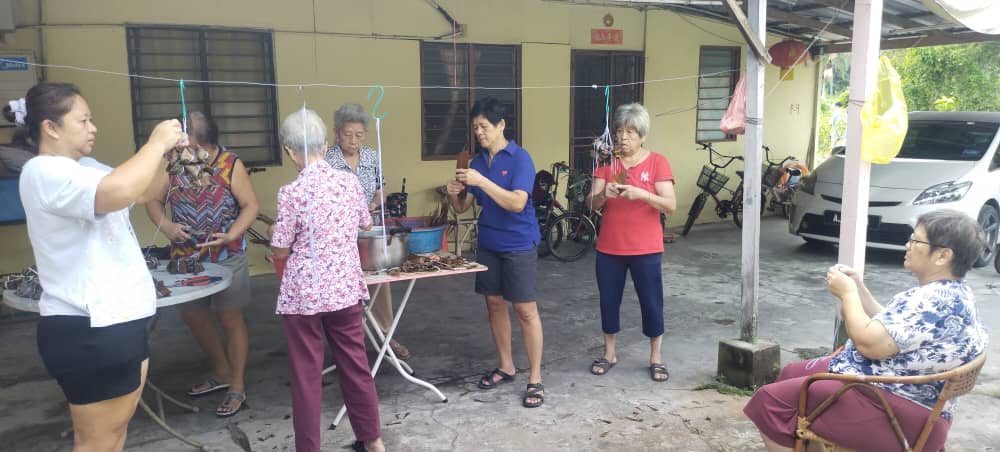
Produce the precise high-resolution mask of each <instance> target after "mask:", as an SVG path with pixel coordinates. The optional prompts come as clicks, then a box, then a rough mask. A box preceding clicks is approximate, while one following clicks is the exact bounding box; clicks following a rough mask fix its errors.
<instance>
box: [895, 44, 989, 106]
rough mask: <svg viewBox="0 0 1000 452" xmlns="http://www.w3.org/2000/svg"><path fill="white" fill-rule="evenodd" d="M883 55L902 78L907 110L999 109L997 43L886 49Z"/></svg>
mask: <svg viewBox="0 0 1000 452" xmlns="http://www.w3.org/2000/svg"><path fill="white" fill-rule="evenodd" d="M886 55H887V56H889V58H890V59H891V60H892V64H893V66H895V67H896V71H898V72H899V76H900V78H901V79H902V81H903V94H904V96H906V104H907V107H908V109H909V110H910V111H923V110H939V109H944V110H940V111H953V110H962V111H1000V43H997V42H990V43H973V44H961V45H950V46H936V47H920V48H915V49H904V50H890V51H887V52H886ZM948 98H950V99H951V100H949V99H948Z"/></svg>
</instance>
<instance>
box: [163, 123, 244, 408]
mask: <svg viewBox="0 0 1000 452" xmlns="http://www.w3.org/2000/svg"><path fill="white" fill-rule="evenodd" d="M188 132H189V134H190V136H191V145H192V147H195V146H201V148H202V149H204V150H206V151H208V153H209V162H211V167H212V169H213V171H214V174H213V175H212V176H211V183H210V184H209V185H208V186H207V187H200V186H193V185H192V184H191V181H190V180H189V179H188V175H187V174H186V173H183V172H182V173H181V174H179V175H176V176H171V177H170V181H169V183H168V184H164V185H163V186H161V187H160V199H162V200H163V201H162V202H161V203H148V204H146V212H147V213H149V218H150V219H151V220H152V221H153V223H155V224H156V225H157V226H158V227H159V229H160V230H161V231H163V233H164V235H166V236H167V238H168V239H170V256H171V257H172V258H175V257H188V256H198V257H199V259H201V260H207V261H211V262H215V263H218V264H221V265H223V266H225V267H227V268H229V269H230V270H232V272H233V280H232V285H230V286H229V288H227V289H226V290H224V291H222V292H219V293H217V294H215V295H212V296H211V297H209V298H206V299H202V300H198V301H194V302H190V303H184V304H182V305H181V316H182V317H183V318H184V322H185V323H187V325H188V327H189V328H191V333H192V334H193V335H194V337H195V340H197V341H198V345H200V346H201V349H202V350H203V351H204V352H205V353H206V354H207V355H208V358H209V360H210V361H211V364H212V374H211V376H210V377H208V378H207V379H206V380H205V381H203V382H201V383H198V384H196V385H194V386H192V387H191V389H190V390H189V391H188V395H191V396H201V395H205V394H209V393H212V392H216V391H221V390H226V396H225V397H224V398H223V400H222V403H221V404H220V405H219V407H218V409H216V412H215V413H216V415H218V416H232V415H233V414H236V412H237V411H239V410H240V408H242V406H243V402H244V401H245V400H246V385H245V379H244V371H245V369H246V362H247V352H248V341H249V340H248V335H247V327H246V321H245V319H244V316H243V308H244V307H245V306H246V305H247V304H248V303H249V302H250V274H249V268H248V264H247V259H246V255H245V254H244V251H245V248H246V241H245V240H244V237H243V235H244V234H245V233H246V230H247V229H248V228H249V227H250V225H251V224H253V222H254V220H255V219H256V217H257V212H258V210H259V206H258V204H257V196H256V195H255V194H254V191H253V186H252V185H251V184H250V176H249V175H248V174H247V171H246V167H244V166H243V162H242V161H240V159H239V157H237V156H236V154H234V153H232V152H229V151H227V150H226V149H225V148H223V147H222V146H219V129H218V126H216V124H215V122H214V121H213V120H212V119H211V118H210V117H208V116H206V115H204V114H202V113H191V114H189V115H188ZM168 206H169V207H170V217H169V218H168V217H167V216H166V213H165V212H166V207H168ZM211 309H214V310H215V313H216V316H217V318H218V321H219V325H220V326H221V327H222V330H223V332H224V333H225V335H226V339H227V341H226V346H225V347H223V345H222V344H223V342H222V340H221V338H220V337H219V334H218V332H217V331H216V329H215V326H214V325H213V322H212V312H211Z"/></svg>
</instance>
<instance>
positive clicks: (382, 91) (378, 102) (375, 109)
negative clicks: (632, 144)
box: [368, 85, 388, 119]
mask: <svg viewBox="0 0 1000 452" xmlns="http://www.w3.org/2000/svg"><path fill="white" fill-rule="evenodd" d="M376 89H378V91H379V93H378V99H375V106H373V107H372V117H373V118H377V119H385V117H386V116H387V115H388V113H386V112H382V114H377V112H378V107H379V105H382V98H383V97H385V87H383V86H382V85H375V86H373V87H371V89H369V90H368V100H372V93H374V92H375V90H376Z"/></svg>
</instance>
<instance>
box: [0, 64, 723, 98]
mask: <svg viewBox="0 0 1000 452" xmlns="http://www.w3.org/2000/svg"><path fill="white" fill-rule="evenodd" d="M0 62H2V63H10V64H19V65H28V66H34V67H44V68H51V69H69V70H76V71H83V72H92V73H97V74H104V75H114V76H119V77H128V78H137V79H143V80H156V81H161V82H171V83H180V82H181V81H182V80H183V81H184V83H187V84H192V83H200V84H208V85H242V86H271V87H275V88H366V89H371V88H373V87H375V86H382V87H383V88H387V89H388V88H393V89H461V90H492V91H523V90H529V89H573V88H594V89H597V88H603V87H604V86H605V85H604V84H601V85H596V84H590V85H537V86H521V87H495V86H447V85H380V84H370V85H359V84H339V83H321V82H306V83H265V82H252V81H239V80H197V79H187V78H185V79H180V78H170V77H158V76H152V75H142V74H132V73H128V72H116V71H107V70H104V69H97V68H90V67H80V66H70V65H63V64H42V63H32V62H25V61H20V60H10V59H4V58H0ZM731 72H739V70H738V69H727V70H724V71H718V72H709V73H705V74H694V75H684V76H678V77H667V78H660V79H653V80H643V81H640V82H626V83H613V84H609V85H607V86H610V87H611V88H620V87H626V86H636V85H647V84H652V83H661V82H671V81H679V80H690V79H696V78H701V77H711V76H715V75H721V74H728V73H731Z"/></svg>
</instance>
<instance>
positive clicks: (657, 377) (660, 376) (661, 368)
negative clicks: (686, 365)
mask: <svg viewBox="0 0 1000 452" xmlns="http://www.w3.org/2000/svg"><path fill="white" fill-rule="evenodd" d="M649 378H652V379H653V381H656V382H661V383H662V382H664V381H667V380H669V379H670V372H667V366H666V365H664V364H663V363H652V364H650V365H649Z"/></svg>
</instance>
